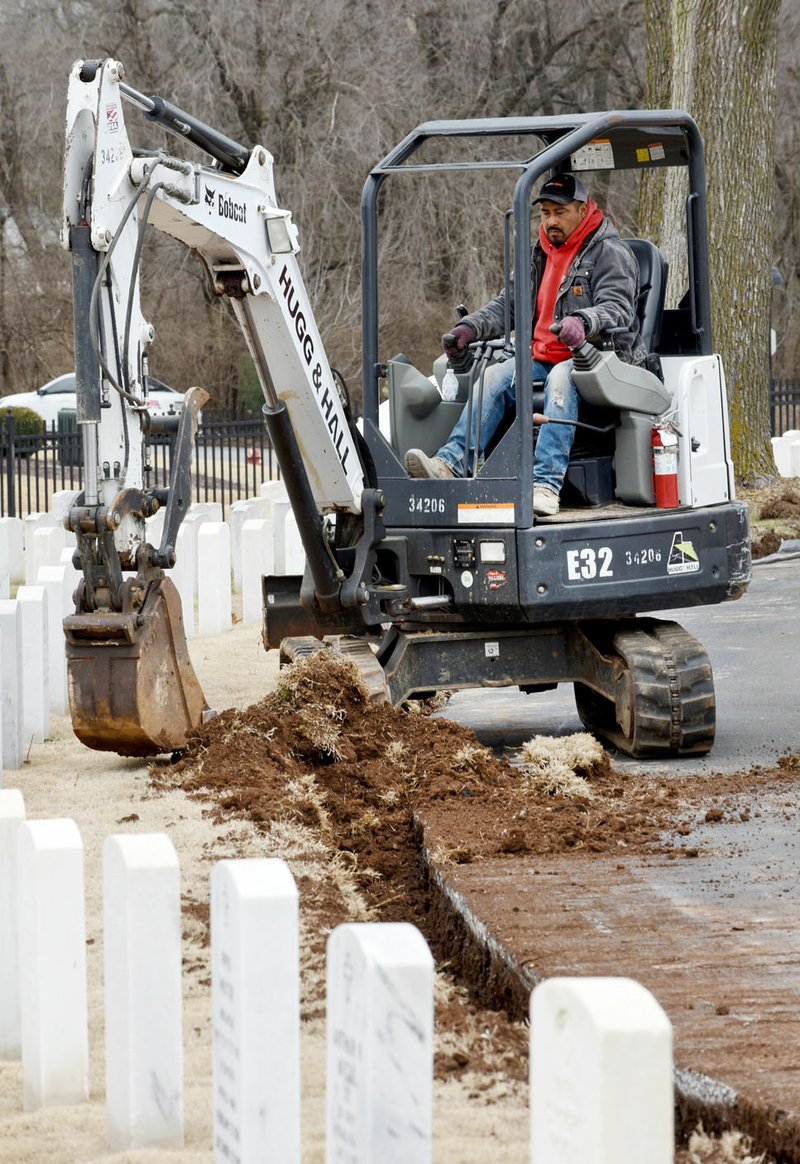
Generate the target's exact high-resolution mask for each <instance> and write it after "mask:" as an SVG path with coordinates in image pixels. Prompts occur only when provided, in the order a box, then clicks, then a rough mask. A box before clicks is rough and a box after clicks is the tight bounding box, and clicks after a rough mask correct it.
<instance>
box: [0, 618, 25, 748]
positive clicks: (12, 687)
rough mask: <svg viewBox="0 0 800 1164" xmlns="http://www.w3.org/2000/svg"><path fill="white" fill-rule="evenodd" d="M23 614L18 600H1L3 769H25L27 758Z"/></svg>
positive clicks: (0, 683) (0, 711)
mask: <svg viewBox="0 0 800 1164" xmlns="http://www.w3.org/2000/svg"><path fill="white" fill-rule="evenodd" d="M21 675H22V614H21V612H20V608H19V603H18V602H17V600H16V599H15V598H13V599H12V598H0V718H2V722H3V730H2V753H1V754H2V765H3V769H4V770H5V769H8V768H21V767H22V761H23V758H24V756H25V742H24V737H23V734H22V685H21V683H20V676H21Z"/></svg>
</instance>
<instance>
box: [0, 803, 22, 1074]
mask: <svg viewBox="0 0 800 1164" xmlns="http://www.w3.org/2000/svg"><path fill="white" fill-rule="evenodd" d="M24 820H25V801H24V800H23V799H22V793H21V792H20V791H19V790H18V789H17V788H4V789H0V1059H18V1058H19V1056H20V1046H21V1043H20V1022H19V975H20V965H19V943H18V941H17V832H18V831H19V826H20V825H21V824H22V822H23V821H24Z"/></svg>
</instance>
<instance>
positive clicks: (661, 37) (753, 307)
mask: <svg viewBox="0 0 800 1164" xmlns="http://www.w3.org/2000/svg"><path fill="white" fill-rule="evenodd" d="M779 7H780V0H645V11H646V14H647V34H648V78H647V81H648V88H647V103H648V104H649V105H652V106H656V107H660V108H679V109H686V110H688V111H689V112H691V113H692V114H693V116H694V117H695V120H696V121H697V122H698V124H699V126H700V130H701V132H702V133H703V135H704V137H705V141H706V145H707V150H706V171H707V185H708V219H709V223H708V225H709V242H710V281H711V289H712V326H713V330H714V339H715V346H716V348H717V349H718V350H719V351H720V352H721V353H722V356H723V361H724V365H725V369H726V376H727V385H728V398H729V408H730V416H731V443H732V453H733V458H734V463H735V466H736V470H737V473H738V476H739V478H740V480H742V481H743V482H745V483H750V482H754V481H757V480H758V479H759V478H761V477H764V476H768V475H770V474H772V473H774V464H773V460H772V456H771V450H770V445H769V436H770V422H769V320H770V295H771V285H772V278H771V270H772V255H773V251H772V248H773V205H774V198H773V188H774V167H775V94H776V42H777V16H778V11H779ZM671 179H672V176H671V175H670V176H664V175H661V176H660V177H659V178H658V179H657V180H656V181H654V182H652V183H650V184H648V185H647V186H646V187H645V191H646V192H645V194H644V196H643V200H642V225H643V229H644V231H645V232H646V233H647V234H648V235H649V236H650V237H652V238H653V239H655V240H656V241H659V240H660V241H661V243H662V245H663V246H664V248H665V250H666V251H667V254H668V256H669V257H670V259H671V260H673V261H674V260H675V259H676V258H677V257H678V255H677V251H678V244H677V239H678V238H679V237H681V236H682V234H683V227H682V222H683V218H684V214H685V211H684V206H683V201H682V198H683V196H682V192H681V190H680V189H679V187H678V185H677V183H676V182H675V181H674V180H671ZM675 265H676V267H677V268H678V269H683V267H684V264H683V263H682V262H680V261H679V262H677V263H675Z"/></svg>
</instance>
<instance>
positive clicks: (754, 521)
mask: <svg viewBox="0 0 800 1164" xmlns="http://www.w3.org/2000/svg"><path fill="white" fill-rule="evenodd" d="M742 498H743V500H744V501H747V503H748V505H749V510H750V535H751V547H752V554H753V558H754V559H757V558H765V557H766V556H767V555H768V554H775V553H777V552H778V550H779V549H780V547H781V542H783V541H790V540H794V539H797V538H800V480H798V479H796V478H788V479H780V480H778V481H776V482H775V483H774V484H772V485H769V486H767V487H765V488H761V489H758V490H747V489H745V490H742Z"/></svg>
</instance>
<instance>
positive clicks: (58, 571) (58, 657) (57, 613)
mask: <svg viewBox="0 0 800 1164" xmlns="http://www.w3.org/2000/svg"><path fill="white" fill-rule="evenodd" d="M37 582H38V585H39V586H42V587H43V588H44V592H45V594H46V595H47V639H48V658H49V664H50V665H49V677H50V711H51V712H52V713H53V715H64V713H65V712H66V711H67V706H68V701H67V655H66V644H65V640H64V627H63V622H64V616H65V615H66V614H72V612H73V611H74V609H75V606H74V603H73V601H72V593H73V589H74V586H73V579H72V575H71V574H70V573H69V571H68V570H67V568H66V566H42V568H41V569H40V570H39V577H38V579H37Z"/></svg>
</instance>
